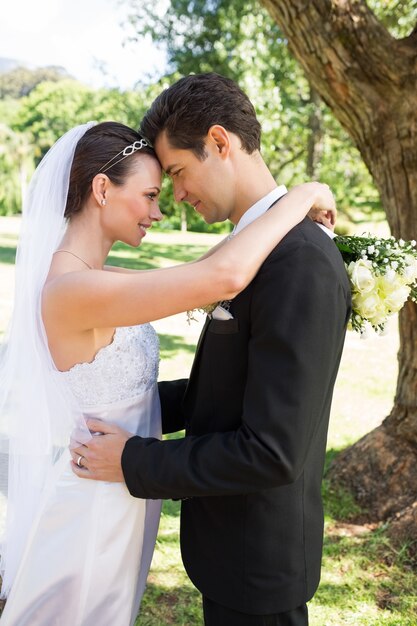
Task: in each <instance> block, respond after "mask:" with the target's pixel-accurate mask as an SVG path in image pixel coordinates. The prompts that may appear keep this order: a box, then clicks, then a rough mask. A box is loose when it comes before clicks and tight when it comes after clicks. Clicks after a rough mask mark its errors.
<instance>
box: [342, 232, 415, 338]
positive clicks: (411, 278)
mask: <svg viewBox="0 0 417 626" xmlns="http://www.w3.org/2000/svg"><path fill="white" fill-rule="evenodd" d="M334 242H335V244H336V245H337V247H338V248H339V250H340V252H341V254H342V257H343V260H344V262H345V265H346V270H347V273H348V275H349V278H350V283H351V288H352V305H353V306H352V316H351V320H350V325H351V328H352V329H353V330H356V331H358V332H360V333H361V334H364V333H365V332H366V328H367V326H368V325H369V324H370V325H371V326H372V327H373V328H374V330H376V331H377V332H382V331H383V330H384V327H385V323H386V321H387V319H388V317H389V316H390V315H391V314H392V313H396V312H397V311H399V310H400V309H401V308H402V307H403V305H404V303H405V302H406V301H407V300H408V299H411V300H414V302H416V301H417V250H416V242H415V241H403V240H402V239H400V240H398V241H397V240H396V239H395V238H394V237H390V238H389V239H380V238H377V237H373V236H371V235H367V236H362V237H356V236H347V237H343V236H336V237H335V238H334Z"/></svg>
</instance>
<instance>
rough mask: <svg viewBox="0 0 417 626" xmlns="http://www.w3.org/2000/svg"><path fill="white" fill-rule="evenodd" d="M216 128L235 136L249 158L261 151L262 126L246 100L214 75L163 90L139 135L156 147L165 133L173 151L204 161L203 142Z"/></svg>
mask: <svg viewBox="0 0 417 626" xmlns="http://www.w3.org/2000/svg"><path fill="white" fill-rule="evenodd" d="M215 124H219V125H220V126H223V127H224V128H225V129H226V130H228V131H230V132H232V133H234V134H235V135H237V136H238V137H239V139H240V141H241V144H242V149H243V150H244V151H245V152H247V153H248V154H252V152H254V151H255V150H259V149H260V143H261V125H260V124H259V122H258V120H257V119H256V112H255V109H254V107H253V104H252V103H251V101H250V100H249V98H248V96H247V95H246V94H245V93H244V92H243V91H242V90H241V89H240V87H239V86H238V85H237V84H236V83H235V82H234V81H233V80H230V79H229V78H225V77H224V76H220V75H219V74H215V73H207V74H193V75H190V76H185V77H184V78H181V79H180V80H178V81H177V82H176V83H174V84H173V85H171V87H168V89H165V90H164V91H163V92H162V93H161V94H160V95H159V96H158V97H157V98H156V100H154V102H153V103H152V105H151V108H150V109H149V111H147V113H146V115H145V117H144V118H143V120H142V123H141V126H140V133H141V135H143V136H144V137H146V138H147V139H148V140H149V141H150V143H151V144H153V145H155V141H156V139H157V138H158V135H160V133H162V132H163V131H165V132H166V135H167V138H168V139H169V143H170V144H171V145H172V147H174V148H182V149H185V150H191V151H192V152H194V154H195V155H196V156H197V157H198V158H199V159H200V160H204V159H205V157H206V151H205V148H204V140H205V138H206V136H207V133H208V131H209V129H210V127H211V126H213V125H215Z"/></svg>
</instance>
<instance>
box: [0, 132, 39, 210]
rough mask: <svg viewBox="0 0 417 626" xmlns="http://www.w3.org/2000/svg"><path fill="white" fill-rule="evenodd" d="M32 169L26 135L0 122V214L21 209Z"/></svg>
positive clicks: (30, 151) (29, 147)
mask: <svg viewBox="0 0 417 626" xmlns="http://www.w3.org/2000/svg"><path fill="white" fill-rule="evenodd" d="M32 171H33V153H32V146H31V144H30V141H29V138H28V136H27V135H26V134H25V133H19V132H15V131H14V130H12V129H11V128H10V127H9V126H7V125H6V124H0V215H12V214H13V213H18V212H19V211H20V210H21V208H22V200H23V198H24V196H25V192H26V186H27V182H28V179H29V176H30V175H31V173H32Z"/></svg>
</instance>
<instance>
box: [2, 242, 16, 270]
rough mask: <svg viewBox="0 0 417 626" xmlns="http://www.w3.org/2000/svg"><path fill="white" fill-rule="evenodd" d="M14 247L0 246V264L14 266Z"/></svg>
mask: <svg viewBox="0 0 417 626" xmlns="http://www.w3.org/2000/svg"><path fill="white" fill-rule="evenodd" d="M15 258H16V246H0V263H5V264H7V265H14V262H15Z"/></svg>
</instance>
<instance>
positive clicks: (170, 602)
mask: <svg viewBox="0 0 417 626" xmlns="http://www.w3.org/2000/svg"><path fill="white" fill-rule="evenodd" d="M152 578H153V576H152V574H151V575H150V577H149V579H148V585H147V587H146V591H145V595H144V596H143V600H142V605H141V610H140V615H139V617H138V618H137V620H136V622H135V626H162V624H164V625H167V626H191V625H192V626H202V625H203V613H202V608H201V596H200V593H199V592H198V591H197V589H195V588H194V587H193V586H192V584H191V583H190V584H184V585H181V586H172V587H171V586H169V587H166V586H163V585H160V584H156V583H155V582H154V581H153V580H152Z"/></svg>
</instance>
